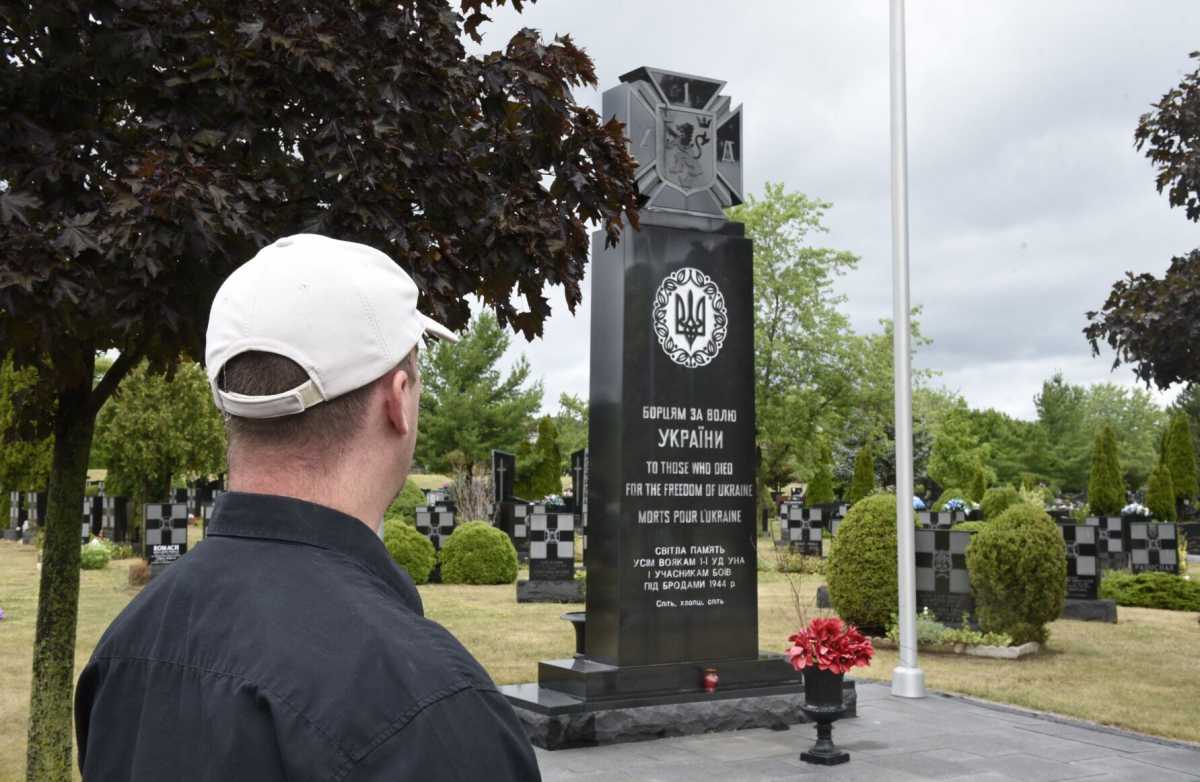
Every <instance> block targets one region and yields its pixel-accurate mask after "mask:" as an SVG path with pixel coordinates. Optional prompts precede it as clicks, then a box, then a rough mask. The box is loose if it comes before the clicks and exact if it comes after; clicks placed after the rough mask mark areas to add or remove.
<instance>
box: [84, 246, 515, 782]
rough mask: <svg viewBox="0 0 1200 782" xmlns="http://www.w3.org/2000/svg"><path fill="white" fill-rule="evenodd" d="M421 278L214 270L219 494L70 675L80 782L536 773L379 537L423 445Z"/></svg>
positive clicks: (481, 680)
mask: <svg viewBox="0 0 1200 782" xmlns="http://www.w3.org/2000/svg"><path fill="white" fill-rule="evenodd" d="M417 293H418V292H417V287H416V285H415V284H414V283H413V281H412V280H411V279H410V278H409V277H408V275H407V274H405V273H404V272H403V271H402V270H401V269H400V268H399V267H398V266H396V264H395V263H394V262H393V261H392V260H391V259H390V258H388V257H387V256H386V255H384V254H383V253H381V252H378V251H376V250H373V249H371V248H369V247H366V246H364V245H360V244H352V243H349V242H340V241H336V240H333V239H329V238H326V237H322V236H315V235H298V236H290V237H286V238H284V239H280V240H279V241H277V242H275V243H274V244H273V245H271V246H269V247H267V248H265V249H263V250H262V251H261V252H259V253H258V255H256V256H255V257H254V258H253V259H252V260H251V261H249V262H248V263H246V264H244V265H243V266H242V267H241V268H239V269H238V270H237V271H235V272H234V273H233V274H232V275H230V277H229V279H228V280H226V281H225V284H224V285H223V286H222V287H221V289H220V291H218V293H217V296H216V299H215V301H214V302H213V306H212V312H211V316H210V318H209V326H208V338H207V345H206V348H205V357H206V363H207V368H208V376H209V380H210V381H211V384H212V389H213V398H214V400H215V401H216V404H217V407H219V408H220V409H221V410H222V411H223V412H224V413H225V415H226V420H227V429H228V434H229V484H230V485H229V488H230V492H228V493H226V494H225V495H223V496H222V497H221V498H220V499H218V500H217V504H216V507H215V509H214V513H213V518H212V521H211V522H210V525H209V530H208V539H207V540H205V542H204V543H203V544H202V545H199V546H197V547H196V548H195V549H194V550H193V551H191V552H190V553H188V555H187V556H185V557H184V558H183V559H181V560H180V561H178V562H176V563H175V564H172V565H171V566H170V567H169V568H167V569H166V570H165V571H164V572H163V573H162V575H160V576H158V577H157V578H155V580H154V581H152V582H151V583H150V585H149V586H148V587H147V588H146V589H145V590H144V591H143V592H142V594H140V595H139V596H138V597H136V598H135V599H134V600H133V602H131V603H130V604H129V606H128V607H127V608H126V609H125V610H124V611H123V612H122V613H121V615H120V616H119V617H117V619H116V621H115V622H113V624H112V626H111V627H110V628H109V629H108V631H107V632H106V633H105V634H104V637H103V638H101V640H100V644H99V645H98V646H97V647H96V651H95V653H94V654H93V655H92V659H91V662H89V663H88V665H87V667H86V668H85V669H84V671H83V673H82V674H81V676H80V679H79V687H78V691H77V694H76V703H75V720H76V730H77V734H78V742H79V765H80V769H81V771H82V772H83V776H84V779H85V780H106V781H107V780H126V779H138V780H167V779H169V780H214V781H215V780H241V779H245V780H255V782H266V781H267V780H284V779H288V780H346V781H347V782H352V781H354V780H409V779H411V780H458V779H463V780H468V779H469V780H522V782H524V780H537V779H539V774H538V768H537V762H536V760H535V758H534V755H533V751H532V749H531V748H530V745H529V742H528V740H527V739H526V738H525V734H524V732H523V731H522V729H521V725H520V723H519V722H518V721H517V718H516V716H515V714H514V713H513V711H512V709H511V708H510V707H509V705H508V703H507V702H506V701H505V700H504V697H503V696H502V695H500V693H499V692H498V691H497V690H496V688H495V685H494V684H493V683H492V681H491V679H490V678H489V677H488V675H487V673H485V672H484V670H483V669H482V668H481V667H480V666H479V664H478V663H477V662H476V661H475V660H474V659H473V658H472V657H471V656H470V654H468V653H467V651H466V650H465V649H463V647H462V646H461V645H460V644H459V643H458V642H457V641H456V640H455V639H454V638H453V637H452V636H451V635H450V634H449V633H448V632H446V630H444V629H443V628H442V627H440V626H439V625H437V624H435V623H434V622H431V621H429V620H427V619H425V618H423V616H422V609H421V599H420V597H419V595H418V594H417V591H416V589H415V588H414V586H413V583H412V580H411V579H410V578H409V576H408V574H407V573H405V572H404V571H403V570H401V569H400V568H398V567H397V566H396V565H395V564H394V563H393V562H392V560H391V559H390V558H389V556H388V553H387V549H386V548H385V547H384V545H383V543H382V542H381V541H380V539H379V532H380V530H381V525H382V520H383V514H384V511H385V510H386V509H387V507H388V505H389V504H390V502H391V501H392V499H393V498H394V497H395V496H396V495H397V494H398V493H399V491H400V489H401V488H402V487H403V485H404V481H405V478H406V476H407V474H408V471H409V468H410V466H411V464H412V454H413V447H414V445H415V443H416V438H417V406H418V400H419V398H420V377H419V373H418V371H417V366H416V353H417V346H418V343H419V342H420V340H421V338H422V336H423V335H426V334H430V335H433V336H436V337H440V338H442V339H449V340H453V339H454V336H453V335H452V334H451V333H450V332H449V331H447V330H446V328H445V327H443V326H441V325H440V324H438V323H436V322H434V321H432V320H430V319H429V318H427V317H425V316H424V315H422V314H421V313H420V312H418V311H417Z"/></svg>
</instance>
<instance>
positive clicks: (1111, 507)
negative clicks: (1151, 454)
mask: <svg viewBox="0 0 1200 782" xmlns="http://www.w3.org/2000/svg"><path fill="white" fill-rule="evenodd" d="M1087 498H1088V506H1089V507H1090V508H1091V512H1092V514H1093V515H1095V516H1115V515H1117V514H1118V513H1120V512H1121V508H1122V507H1123V506H1124V505H1125V481H1124V479H1123V478H1122V477H1121V463H1120V461H1119V459H1118V458H1117V437H1116V435H1115V434H1113V430H1112V427H1111V426H1108V425H1107V424H1105V426H1104V428H1103V429H1101V430H1100V431H1099V432H1097V433H1096V442H1095V445H1093V446H1092V470H1091V473H1090V475H1089V477H1088V493H1087Z"/></svg>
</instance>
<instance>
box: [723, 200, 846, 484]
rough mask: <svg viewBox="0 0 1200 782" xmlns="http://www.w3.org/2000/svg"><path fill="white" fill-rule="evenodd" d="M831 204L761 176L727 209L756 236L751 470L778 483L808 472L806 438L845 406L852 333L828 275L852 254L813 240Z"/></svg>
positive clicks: (832, 277) (837, 271)
mask: <svg viewBox="0 0 1200 782" xmlns="http://www.w3.org/2000/svg"><path fill="white" fill-rule="evenodd" d="M831 207H832V205H831V204H829V203H827V202H824V201H819V200H814V199H810V198H808V197H807V196H805V195H804V194H802V193H797V192H788V191H787V190H786V189H785V187H784V185H783V184H782V183H770V182H768V183H767V185H766V187H765V189H764V191H763V195H762V197H761V198H756V197H755V196H753V195H750V196H747V198H746V202H745V203H744V204H741V205H740V206H736V207H734V208H732V209H729V210H728V212H727V214H728V216H729V219H731V220H734V221H737V222H741V223H743V224H745V226H746V235H747V236H748V237H749V238H750V239H752V240H753V241H754V310H755V312H754V351H755V383H754V391H755V405H756V411H757V440H758V447H759V450H760V453H761V462H760V464H759V470H758V476H759V480H760V481H761V482H764V483H766V484H767V485H768V486H771V487H773V488H774V489H776V490H778V489H780V488H781V487H782V486H783V485H785V484H786V483H788V482H790V481H791V480H793V479H794V478H795V476H796V474H797V473H804V472H807V471H809V469H811V466H812V465H811V464H810V459H811V455H810V451H809V449H807V448H806V447H805V445H806V444H807V443H809V442H811V441H812V439H813V437H814V436H815V435H816V434H817V433H818V432H819V431H821V429H822V424H823V423H824V422H827V421H828V420H829V417H830V416H836V415H837V414H838V412H839V411H840V410H844V409H848V408H847V407H846V406H847V398H848V395H847V391H848V389H849V388H850V387H851V386H852V385H853V382H854V375H853V369H854V367H853V363H852V361H851V360H850V359H851V357H852V350H853V340H852V339H851V332H850V326H849V321H848V320H847V318H846V316H845V315H844V314H843V313H842V312H840V311H839V309H838V305H839V304H841V303H842V302H843V301H844V297H841V296H838V295H836V294H835V293H834V292H833V282H834V280H835V279H836V278H837V277H838V276H839V275H841V274H843V273H844V272H845V271H847V270H849V269H853V268H854V267H855V266H856V265H857V263H858V258H857V256H855V255H853V254H852V253H849V252H846V251H843V250H834V249H831V248H827V247H814V246H812V244H811V241H812V237H813V235H814V234H819V233H823V232H825V230H826V229H825V228H824V226H823V225H822V222H823V220H824V218H825V214H826V212H827V211H828V210H829V209H830V208H831Z"/></svg>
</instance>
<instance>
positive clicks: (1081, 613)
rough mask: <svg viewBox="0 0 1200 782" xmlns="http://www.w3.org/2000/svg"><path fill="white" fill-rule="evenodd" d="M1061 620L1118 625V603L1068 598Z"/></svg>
mask: <svg viewBox="0 0 1200 782" xmlns="http://www.w3.org/2000/svg"><path fill="white" fill-rule="evenodd" d="M1059 618H1060V619H1077V620H1079V621H1081V622H1109V623H1111V624H1116V623H1117V601H1115V600H1077V599H1074V598H1067V603H1066V605H1065V606H1063V612H1062V616H1061V617H1059Z"/></svg>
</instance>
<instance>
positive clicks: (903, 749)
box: [537, 681, 1200, 782]
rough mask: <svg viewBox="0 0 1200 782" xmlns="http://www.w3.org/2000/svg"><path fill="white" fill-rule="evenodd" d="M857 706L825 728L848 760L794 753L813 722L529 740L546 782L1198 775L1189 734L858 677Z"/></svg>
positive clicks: (1155, 778)
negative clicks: (923, 692)
mask: <svg viewBox="0 0 1200 782" xmlns="http://www.w3.org/2000/svg"><path fill="white" fill-rule="evenodd" d="M858 715H859V716H858V718H857V719H848V720H840V721H839V722H838V723H836V725H835V728H834V740H835V741H836V742H837V744H838V746H840V747H841V748H843V749H845V750H847V751H848V752H850V756H851V759H850V762H849V763H847V764H845V765H842V766H835V767H832V768H823V767H821V766H812V765H809V764H807V763H802V762H801V761H800V758H799V756H800V752H801V750H804V749H807V748H808V747H809V746H810V745H811V744H812V742H813V740H814V738H815V736H814V734H815V728H814V727H813V726H811V725H798V726H795V727H793V728H792V729H791V730H786V731H771V730H745V731H736V732H733V733H715V734H707V735H702V736H685V737H682V738H672V739H660V740H658V741H646V742H639V743H633V744H617V745H610V746H603V747H589V748H585V749H569V750H558V751H556V752H546V751H544V750H538V751H537V756H538V762H539V763H540V764H541V768H542V777H543V779H544V780H545V781H546V782H557V781H558V780H562V781H563V782H568V781H569V782H574V781H576V780H578V781H579V782H584V781H586V782H605V781H606V780H639V782H675V781H676V780H679V781H680V782H700V781H701V780H718V781H719V782H748V781H749V780H783V779H805V780H820V779H833V780H887V781H888V782H891V781H893V780H894V781H901V780H916V779H939V780H976V781H977V782H986V780H1025V781H1028V782H1042V781H1046V782H1049V780H1059V779H1081V780H1089V782H1092V781H1094V782H1101V780H1136V781H1137V782H1170V781H1171V780H1200V746H1193V745H1187V744H1182V743H1178V742H1171V741H1166V740H1159V739H1154V738H1151V737H1147V736H1140V735H1137V734H1133V733H1127V732H1124V731H1118V730H1113V729H1109V728H1103V727H1097V726H1093V725H1088V724H1084V723H1078V722H1074V721H1071V720H1060V719H1058V718H1053V717H1047V716H1042V715H1036V714H1032V713H1029V712H1024V711H1019V710H1016V709H1008V708H1006V707H998V706H993V705H991V704H983V703H980V702H978V701H972V700H967V699H963V698H956V697H950V696H944V695H930V696H929V697H928V698H924V699H921V700H905V699H901V698H893V697H892V696H891V694H890V692H889V688H888V687H887V686H886V685H883V684H877V683H873V682H863V681H860V682H859V683H858Z"/></svg>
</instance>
